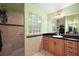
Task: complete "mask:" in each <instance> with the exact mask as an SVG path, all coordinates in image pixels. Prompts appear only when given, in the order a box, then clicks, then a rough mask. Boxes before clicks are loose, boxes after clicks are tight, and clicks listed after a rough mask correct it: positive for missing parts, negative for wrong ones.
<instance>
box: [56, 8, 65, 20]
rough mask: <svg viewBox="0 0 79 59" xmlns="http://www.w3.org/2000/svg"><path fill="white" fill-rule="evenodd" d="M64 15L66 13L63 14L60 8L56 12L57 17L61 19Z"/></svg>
mask: <svg viewBox="0 0 79 59" xmlns="http://www.w3.org/2000/svg"><path fill="white" fill-rule="evenodd" d="M63 17H64V14H63V12H62V10H59V11H57V12H56V13H55V18H56V19H60V18H63Z"/></svg>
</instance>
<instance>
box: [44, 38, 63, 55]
mask: <svg viewBox="0 0 79 59" xmlns="http://www.w3.org/2000/svg"><path fill="white" fill-rule="evenodd" d="M43 39H44V40H43V48H44V49H45V50H47V51H49V52H50V53H52V54H53V55H58V56H63V55H64V40H62V39H58V38H50V37H48V38H47V37H43Z"/></svg>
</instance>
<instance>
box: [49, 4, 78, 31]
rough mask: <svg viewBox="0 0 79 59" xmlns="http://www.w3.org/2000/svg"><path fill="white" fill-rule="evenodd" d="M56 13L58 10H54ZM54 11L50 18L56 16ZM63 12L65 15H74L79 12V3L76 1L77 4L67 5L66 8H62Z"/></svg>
mask: <svg viewBox="0 0 79 59" xmlns="http://www.w3.org/2000/svg"><path fill="white" fill-rule="evenodd" d="M54 13H56V12H54ZM54 13H50V14H48V18H49V19H50V18H51V17H54ZM62 13H63V14H64V16H70V15H74V14H79V4H78V3H75V4H73V5H71V6H69V7H66V8H64V9H62ZM62 22H63V21H62ZM63 23H64V22H63ZM65 25H66V24H65ZM65 28H66V29H67V27H66V26H65ZM66 31H67V30H66Z"/></svg>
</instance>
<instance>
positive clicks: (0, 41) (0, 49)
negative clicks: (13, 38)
mask: <svg viewBox="0 0 79 59" xmlns="http://www.w3.org/2000/svg"><path fill="white" fill-rule="evenodd" d="M0 51H2V35H1V31H0Z"/></svg>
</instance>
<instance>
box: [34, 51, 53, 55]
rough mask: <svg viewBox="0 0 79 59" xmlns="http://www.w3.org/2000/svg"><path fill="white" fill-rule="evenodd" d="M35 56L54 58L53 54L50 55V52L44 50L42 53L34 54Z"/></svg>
mask: <svg viewBox="0 0 79 59" xmlns="http://www.w3.org/2000/svg"><path fill="white" fill-rule="evenodd" d="M33 56H53V54H51V53H49V52H47V51H45V50H42V51H40V52H38V53H36V54H34V55H33Z"/></svg>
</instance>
